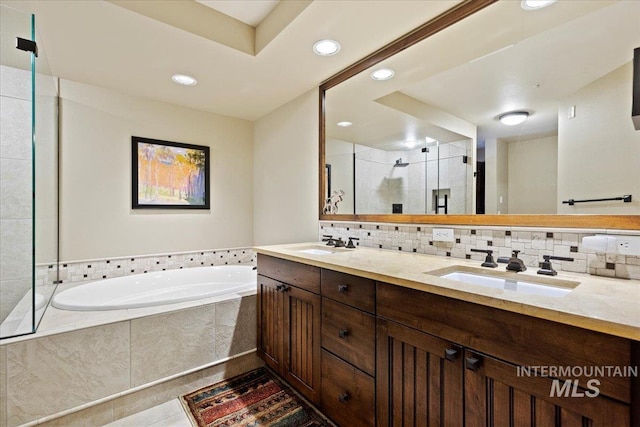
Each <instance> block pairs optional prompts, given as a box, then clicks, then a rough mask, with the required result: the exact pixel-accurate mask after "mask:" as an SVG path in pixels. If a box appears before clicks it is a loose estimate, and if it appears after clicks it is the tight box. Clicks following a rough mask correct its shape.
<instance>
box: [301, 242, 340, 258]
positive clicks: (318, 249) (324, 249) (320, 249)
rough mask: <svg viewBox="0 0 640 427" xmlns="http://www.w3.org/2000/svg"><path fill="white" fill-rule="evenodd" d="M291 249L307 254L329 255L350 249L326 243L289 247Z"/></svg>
mask: <svg viewBox="0 0 640 427" xmlns="http://www.w3.org/2000/svg"><path fill="white" fill-rule="evenodd" d="M291 250H293V251H296V252H300V253H303V254H309V255H329V254H335V253H338V252H348V251H350V249H346V248H336V247H333V246H326V245H320V244H318V245H311V246H302V247H297V248H291Z"/></svg>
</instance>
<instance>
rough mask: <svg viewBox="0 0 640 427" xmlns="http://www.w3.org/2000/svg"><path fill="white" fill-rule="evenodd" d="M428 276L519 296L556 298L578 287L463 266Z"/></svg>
mask: <svg viewBox="0 0 640 427" xmlns="http://www.w3.org/2000/svg"><path fill="white" fill-rule="evenodd" d="M429 274H434V275H436V276H440V277H442V278H443V279H450V280H456V281H458V282H463V283H467V284H470V285H476V286H483V287H486V288H496V289H504V290H507V291H513V292H517V293H521V294H529V295H544V296H549V297H558V298H560V297H563V296H565V295H567V294H568V293H569V292H571V291H572V290H573V289H574V288H575V287H576V286H578V285H579V283H578V282H572V281H568V280H559V279H546V278H540V279H538V278H529V277H527V278H526V279H525V278H520V277H515V275H514V273H507V272H500V271H496V272H490V271H486V270H481V269H473V268H471V267H463V266H460V267H458V268H447V269H443V270H439V271H435V272H429Z"/></svg>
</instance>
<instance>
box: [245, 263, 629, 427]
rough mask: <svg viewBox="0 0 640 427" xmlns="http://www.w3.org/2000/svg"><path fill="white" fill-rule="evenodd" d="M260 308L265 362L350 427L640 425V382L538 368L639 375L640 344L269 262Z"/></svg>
mask: <svg viewBox="0 0 640 427" xmlns="http://www.w3.org/2000/svg"><path fill="white" fill-rule="evenodd" d="M257 300H258V354H259V355H260V356H261V357H262V358H263V359H264V360H265V362H266V364H267V365H268V366H269V367H271V368H272V369H273V370H274V371H275V372H277V373H278V374H279V375H281V376H282V377H283V378H284V379H285V380H286V381H287V382H288V383H289V384H290V385H292V386H293V387H294V388H295V389H296V390H298V391H299V392H300V393H301V394H302V395H303V396H305V397H306V398H307V399H309V400H310V401H311V402H313V403H314V404H316V405H317V406H318V407H319V408H321V410H322V411H323V413H324V414H325V415H327V416H328V417H329V418H331V419H332V420H333V421H334V422H335V423H337V424H338V425H339V426H342V427H347V426H348V427H360V426H362V427H366V426H374V425H376V426H378V427H387V426H422V425H424V426H427V425H445V426H462V425H464V426H467V427H473V426H503V425H514V426H519V425H536V426H562V427H566V426H581V427H584V426H589V427H598V426H616V427H624V426H632V425H640V424H638V422H640V380H638V379H636V378H629V377H628V376H620V375H619V376H615V375H609V376H602V377H597V376H594V375H592V374H587V375H583V376H577V377H574V376H573V375H579V373H575V371H570V373H566V372H565V373H562V372H559V373H555V374H552V373H549V371H548V370H547V371H546V374H545V373H540V374H539V375H538V376H536V373H535V368H534V367H544V368H547V369H548V368H552V367H555V368H556V369H557V368H565V369H566V368H572V367H578V368H584V369H589V367H621V368H626V367H637V366H638V365H639V363H640V360H639V359H640V345H639V343H638V342H636V341H633V340H629V339H625V338H620V337H616V336H613V335H607V334H604V333H599V332H594V331H590V330H587V329H583V328H579V327H575V326H571V325H567V324H564V323H558V322H553V321H549V320H544V319H540V318H536V317H532V316H530V315H525V314H519V313H514V312H510V311H506V310H501V309H497V308H493V307H488V306H484V305H480V304H474V303H471V302H466V301H461V300H458V299H455V298H450V297H444V296H440V295H436V294H433V293H429V292H425V291H423V290H421V289H419V288H416V289H413V288H411V287H404V286H398V285H393V284H388V283H382V282H375V281H374V280H371V279H367V278H364V277H358V276H353V275H349V274H346V273H342V272H337V271H333V270H330V269H325V268H322V269H321V268H318V267H314V266H311V265H306V264H303V263H298V262H293V261H288V260H284V259H280V258H276V257H271V256H266V255H263V254H260V255H258V298H257ZM530 309H532V310H534V309H535V308H530ZM636 369H637V368H636ZM544 375H546V376H544ZM592 379H596V380H597V381H598V383H597V384H595V386H596V390H597V393H595V391H594V389H593V388H590V387H589V386H588V383H587V381H589V380H592ZM565 381H566V383H565ZM565 384H568V386H567V385H565ZM554 387H555V390H556V392H555V395H552V393H551V391H552V390H553V389H554ZM594 393H595V394H594ZM589 396H591V397H589Z"/></svg>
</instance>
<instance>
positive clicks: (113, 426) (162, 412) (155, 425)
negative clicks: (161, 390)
mask: <svg viewBox="0 0 640 427" xmlns="http://www.w3.org/2000/svg"><path fill="white" fill-rule="evenodd" d="M105 427H193V426H192V424H191V421H189V417H188V416H187V414H186V412H185V411H184V409H183V408H182V405H181V404H180V401H179V400H178V399H173V400H170V401H168V402H166V403H163V404H162V405H158V406H154V407H153V408H149V409H147V410H145V411H142V412H138V413H137V414H133V415H130V416H128V417H125V418H121V419H119V420H118V421H114V422H112V423H109V424H107V425H106V426H105Z"/></svg>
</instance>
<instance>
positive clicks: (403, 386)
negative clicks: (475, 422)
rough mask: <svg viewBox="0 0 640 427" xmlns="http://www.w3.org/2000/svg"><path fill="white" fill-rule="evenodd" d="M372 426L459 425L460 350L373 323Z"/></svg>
mask: <svg viewBox="0 0 640 427" xmlns="http://www.w3.org/2000/svg"><path fill="white" fill-rule="evenodd" d="M377 346H378V353H377V355H378V356H377V363H376V392H377V396H376V401H377V425H378V426H379V427H387V426H416V427H419V426H452V427H456V426H462V424H463V404H462V396H463V379H462V374H463V368H462V360H463V358H462V356H463V354H462V353H463V350H462V349H461V348H460V347H457V346H454V345H451V344H450V343H448V342H447V341H444V340H442V339H440V338H437V337H434V336H432V335H428V334H425V333H422V332H419V331H416V330H415V329H411V328H408V327H406V326H402V325H399V324H397V323H394V322H390V321H386V320H383V319H377Z"/></svg>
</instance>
